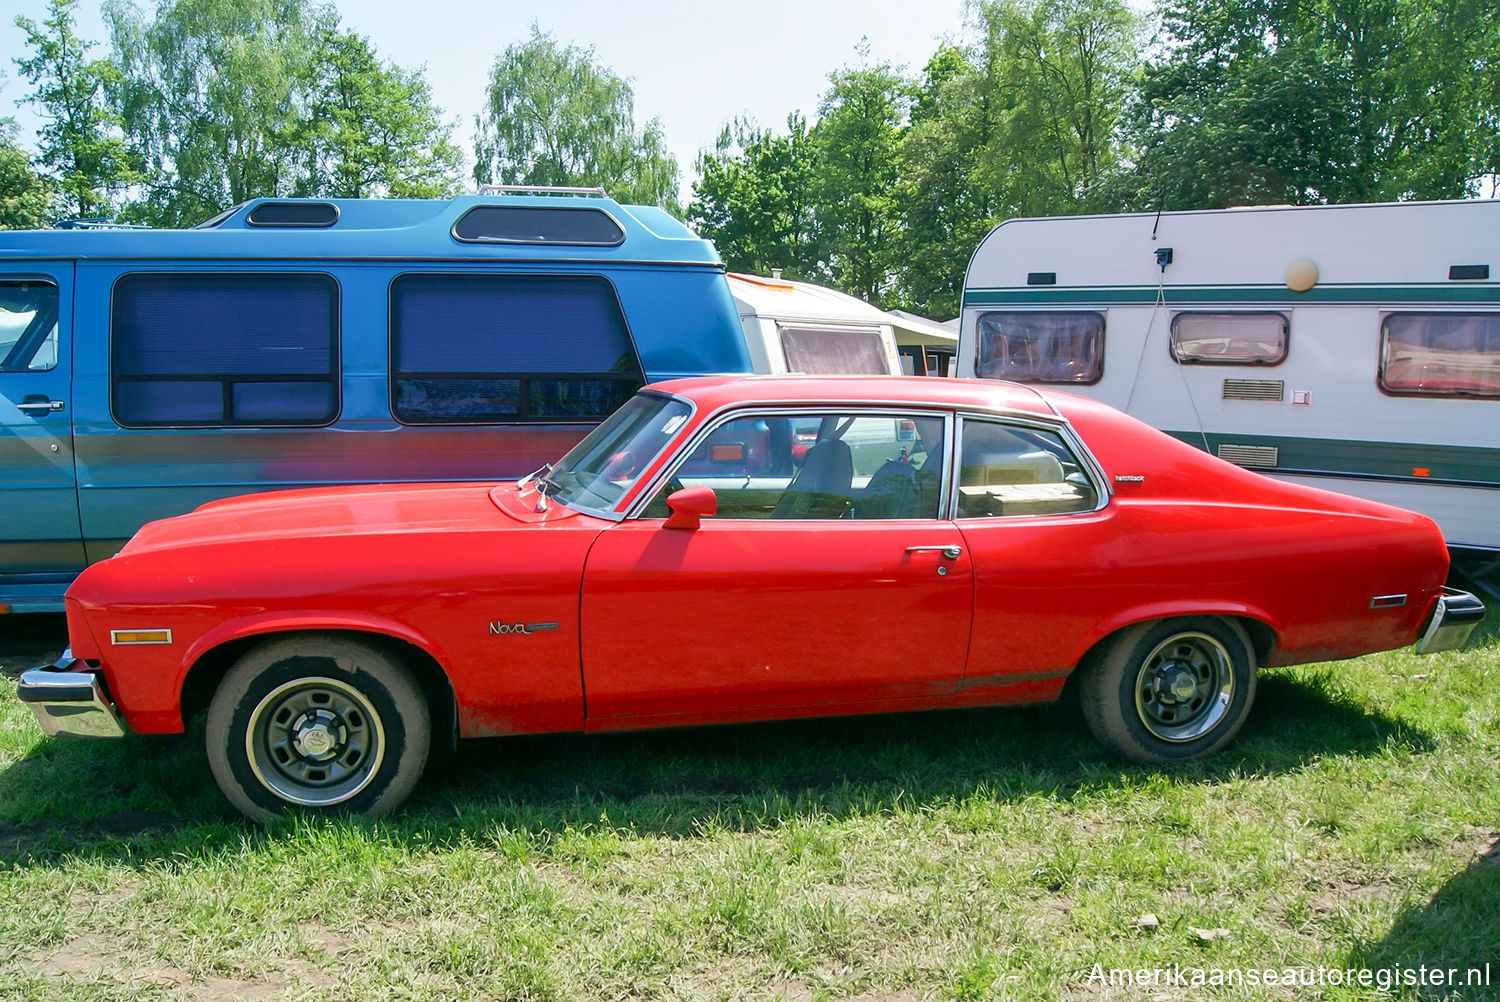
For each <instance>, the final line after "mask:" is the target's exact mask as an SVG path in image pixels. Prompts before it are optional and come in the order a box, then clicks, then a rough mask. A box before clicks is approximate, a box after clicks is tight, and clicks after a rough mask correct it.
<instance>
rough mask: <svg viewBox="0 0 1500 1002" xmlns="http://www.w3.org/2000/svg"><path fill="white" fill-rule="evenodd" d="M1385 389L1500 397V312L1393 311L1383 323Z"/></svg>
mask: <svg viewBox="0 0 1500 1002" xmlns="http://www.w3.org/2000/svg"><path fill="white" fill-rule="evenodd" d="M1380 388H1381V389H1382V390H1384V391H1386V392H1387V393H1394V394H1400V395H1417V396H1438V397H1500V313H1392V314H1389V315H1388V316H1387V317H1386V318H1385V319H1384V321H1382V323H1381V325H1380Z"/></svg>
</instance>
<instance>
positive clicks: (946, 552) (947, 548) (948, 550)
mask: <svg viewBox="0 0 1500 1002" xmlns="http://www.w3.org/2000/svg"><path fill="white" fill-rule="evenodd" d="M906 552H907V553H930V552H937V553H941V554H942V555H943V556H945V557H947V558H948V559H949V560H957V559H958V557H959V554H961V553H963V552H964V548H963V547H962V546H959V545H957V544H955V543H947V544H944V545H942V546H908V547H907V548H906Z"/></svg>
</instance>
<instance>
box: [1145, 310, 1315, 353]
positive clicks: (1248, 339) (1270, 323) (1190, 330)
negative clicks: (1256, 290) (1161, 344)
mask: <svg viewBox="0 0 1500 1002" xmlns="http://www.w3.org/2000/svg"><path fill="white" fill-rule="evenodd" d="M1287 326H1288V325H1287V319H1286V316H1285V315H1284V314H1281V313H1179V314H1177V315H1176V316H1174V317H1173V318H1172V357H1173V358H1175V359H1177V361H1179V362H1182V363H1184V364H1194V363H1196V364H1202V365H1277V364H1279V363H1280V362H1281V361H1282V360H1283V359H1285V358H1286V338H1287Z"/></svg>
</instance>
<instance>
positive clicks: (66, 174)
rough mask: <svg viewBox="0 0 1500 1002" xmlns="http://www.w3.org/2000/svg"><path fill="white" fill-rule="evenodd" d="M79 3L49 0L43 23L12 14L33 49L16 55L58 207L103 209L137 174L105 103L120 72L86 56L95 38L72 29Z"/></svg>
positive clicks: (76, 211) (93, 212) (87, 212)
mask: <svg viewBox="0 0 1500 1002" xmlns="http://www.w3.org/2000/svg"><path fill="white" fill-rule="evenodd" d="M77 6H78V0H48V4H47V13H48V17H47V18H46V19H45V20H44V21H43V22H42V23H41V24H40V25H38V24H37V23H36V22H35V21H33V20H32V19H31V18H26V17H18V18H16V26H17V27H19V28H20V29H21V30H22V31H24V32H25V33H26V44H27V45H28V46H30V47H31V50H32V53H31V55H29V56H24V57H18V58H16V59H15V60H14V61H15V64H16V66H17V67H18V68H19V69H20V71H21V73H22V74H23V75H24V76H25V77H26V79H27V80H28V81H30V82H31V84H32V85H33V87H34V88H35V89H34V90H32V92H31V93H30V94H28V95H27V97H28V99H29V100H31V101H32V102H34V103H35V104H37V105H38V106H40V108H41V110H42V114H43V116H44V117H45V120H46V124H44V125H43V126H42V128H41V130H40V133H39V135H38V140H39V145H40V147H41V149H40V153H41V157H40V158H41V162H42V164H43V165H44V166H45V167H46V168H47V169H48V170H49V172H50V174H51V179H52V181H53V183H54V185H55V186H56V190H57V193H58V196H59V204H58V205H57V206H56V210H57V211H58V212H59V213H60V214H62V215H64V216H69V215H79V216H104V215H108V214H109V213H110V212H111V211H112V200H113V196H114V195H115V194H116V193H117V192H119V191H120V190H121V189H122V188H124V187H125V186H126V185H129V184H131V183H133V182H134V181H135V180H137V178H138V177H139V173H138V170H137V166H136V163H135V158H134V157H133V156H132V155H131V152H130V149H129V147H128V145H127V144H126V142H125V138H124V136H123V134H122V133H121V132H120V129H119V125H120V120H119V117H118V116H116V115H115V114H113V113H112V112H111V111H110V110H109V109H108V107H107V105H106V103H105V94H104V88H105V86H106V85H109V84H114V83H117V82H118V81H119V79H120V71H119V69H118V68H117V67H116V66H115V65H114V64H113V63H111V62H109V61H108V60H104V59H90V58H88V54H89V50H90V49H91V48H93V44H94V43H92V42H89V41H86V40H84V39H82V38H79V37H78V34H77V32H76V31H75V30H74V28H75V19H74V9H75V8H76V7H77Z"/></svg>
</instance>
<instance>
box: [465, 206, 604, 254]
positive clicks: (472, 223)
mask: <svg viewBox="0 0 1500 1002" xmlns="http://www.w3.org/2000/svg"><path fill="white" fill-rule="evenodd" d="M453 235H454V236H455V237H457V238H458V239H459V240H463V241H466V242H473V243H484V242H488V241H497V242H500V243H512V244H572V245H575V246H577V245H582V246H588V247H613V246H615V245H616V244H619V243H621V242H623V241H624V239H625V231H624V230H622V229H620V224H619V223H617V222H615V221H614V220H613V219H611V218H610V216H609V214H608V213H607V212H603V211H601V210H599V209H563V208H556V207H553V208H547V209H543V208H526V207H523V206H512V205H481V206H479V207H478V208H474V209H470V210H469V211H468V212H466V213H464V214H463V217H462V218H461V219H459V221H458V222H457V223H455V224H454V226H453Z"/></svg>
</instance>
